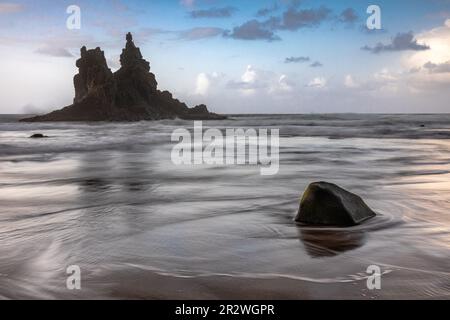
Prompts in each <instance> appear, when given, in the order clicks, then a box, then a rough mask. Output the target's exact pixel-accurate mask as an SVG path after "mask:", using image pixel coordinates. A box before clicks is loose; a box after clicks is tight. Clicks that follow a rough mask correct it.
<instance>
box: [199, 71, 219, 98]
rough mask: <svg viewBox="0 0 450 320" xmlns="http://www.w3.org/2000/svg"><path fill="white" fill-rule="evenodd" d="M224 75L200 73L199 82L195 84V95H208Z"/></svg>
mask: <svg viewBox="0 0 450 320" xmlns="http://www.w3.org/2000/svg"><path fill="white" fill-rule="evenodd" d="M223 76H224V75H223V74H220V73H217V72H213V73H211V74H207V73H204V72H202V73H199V74H198V75H197V80H196V82H195V90H194V93H195V94H196V95H200V96H206V95H208V93H209V91H210V89H211V86H212V85H215V84H217V83H218V82H219V81H220V79H221V78H223Z"/></svg>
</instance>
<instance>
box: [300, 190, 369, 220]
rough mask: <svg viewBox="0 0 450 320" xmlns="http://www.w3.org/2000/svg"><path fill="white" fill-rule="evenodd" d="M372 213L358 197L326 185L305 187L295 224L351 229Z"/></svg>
mask: <svg viewBox="0 0 450 320" xmlns="http://www.w3.org/2000/svg"><path fill="white" fill-rule="evenodd" d="M375 216H376V213H375V212H373V211H372V209H370V208H369V207H368V206H367V205H366V204H365V203H364V201H363V200H362V199H361V197H359V196H357V195H356V194H353V193H351V192H348V191H347V190H344V189H342V188H341V187H339V186H337V185H335V184H332V183H328V182H315V183H312V184H310V185H309V186H308V188H307V189H306V191H305V193H304V195H303V198H302V200H301V203H300V209H299V212H298V215H297V217H296V218H295V221H297V222H301V223H304V224H309V225H320V226H339V227H350V226H355V225H357V224H360V223H362V222H364V221H365V220H368V219H370V218H373V217H375Z"/></svg>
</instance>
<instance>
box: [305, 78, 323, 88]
mask: <svg viewBox="0 0 450 320" xmlns="http://www.w3.org/2000/svg"><path fill="white" fill-rule="evenodd" d="M326 85H327V80H326V79H325V78H324V77H316V78H314V79H312V80H311V81H310V82H309V83H308V84H307V85H306V86H307V87H310V88H324V87H325V86H326Z"/></svg>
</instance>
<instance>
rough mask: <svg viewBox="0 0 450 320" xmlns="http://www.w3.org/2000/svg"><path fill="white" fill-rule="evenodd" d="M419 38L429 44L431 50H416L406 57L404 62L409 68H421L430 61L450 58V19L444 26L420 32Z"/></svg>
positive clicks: (442, 60) (440, 61)
mask: <svg viewBox="0 0 450 320" xmlns="http://www.w3.org/2000/svg"><path fill="white" fill-rule="evenodd" d="M417 39H418V41H419V42H421V43H426V44H428V45H429V46H430V50H425V51H415V52H413V54H412V55H410V56H407V57H405V61H404V63H405V64H406V66H407V67H408V68H409V69H411V68H421V67H423V65H424V64H426V63H427V62H430V61H431V62H433V63H435V64H440V63H445V62H447V61H449V60H450V19H447V20H446V22H445V23H444V24H443V25H442V26H439V27H436V28H433V29H431V30H428V31H425V32H422V33H420V34H418V35H417Z"/></svg>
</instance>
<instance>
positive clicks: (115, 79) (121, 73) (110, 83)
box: [22, 33, 225, 122]
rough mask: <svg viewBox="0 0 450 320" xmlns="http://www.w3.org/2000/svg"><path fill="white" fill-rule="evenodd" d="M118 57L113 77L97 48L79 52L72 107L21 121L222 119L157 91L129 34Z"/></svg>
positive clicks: (147, 68)
mask: <svg viewBox="0 0 450 320" xmlns="http://www.w3.org/2000/svg"><path fill="white" fill-rule="evenodd" d="M126 40H127V43H126V47H125V48H124V49H123V51H122V54H121V56H120V63H121V68H120V69H119V70H118V71H117V72H115V73H113V72H111V70H110V69H109V68H108V65H107V63H106V59H105V54H104V52H103V51H102V50H101V49H100V48H96V49H92V50H87V49H86V47H82V48H81V57H80V59H79V60H78V61H77V62H76V65H77V67H78V69H79V72H78V74H77V75H75V77H74V86H75V98H74V100H73V104H72V105H70V106H67V107H65V108H63V109H61V110H57V111H53V112H51V113H49V114H46V115H42V116H36V117H33V118H28V119H23V120H22V121H26V122H39V121H139V120H160V119H174V118H180V119H192V120H209V119H212V120H214V119H224V118H225V117H223V116H220V115H217V114H214V113H210V112H209V111H208V109H207V108H206V106H205V105H199V106H196V107H194V108H188V107H187V106H186V104H185V103H182V102H180V101H179V100H177V99H174V98H173V97H172V94H171V93H170V92H168V91H160V90H158V88H157V87H158V83H157V82H156V78H155V75H154V74H153V73H151V72H150V63H149V62H148V61H146V60H144V59H143V57H142V54H141V51H140V49H139V48H138V47H136V46H135V44H134V42H133V37H132V35H131V33H128V34H127V36H126Z"/></svg>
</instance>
